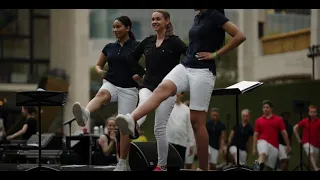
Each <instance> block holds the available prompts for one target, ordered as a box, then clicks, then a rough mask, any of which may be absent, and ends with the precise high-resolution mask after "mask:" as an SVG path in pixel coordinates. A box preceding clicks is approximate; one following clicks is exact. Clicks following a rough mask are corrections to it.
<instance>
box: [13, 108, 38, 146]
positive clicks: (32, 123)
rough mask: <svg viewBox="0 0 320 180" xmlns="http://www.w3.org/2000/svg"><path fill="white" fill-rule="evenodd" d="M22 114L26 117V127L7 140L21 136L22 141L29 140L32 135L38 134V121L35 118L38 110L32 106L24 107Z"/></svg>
mask: <svg viewBox="0 0 320 180" xmlns="http://www.w3.org/2000/svg"><path fill="white" fill-rule="evenodd" d="M21 112H22V114H23V115H24V116H25V117H26V120H25V122H24V125H23V126H22V129H21V130H19V131H18V132H16V133H14V134H12V135H10V136H7V140H12V139H15V138H17V137H18V136H21V139H23V140H28V139H29V138H30V137H31V136H32V135H34V134H36V133H37V120H36V119H35V118H34V114H35V113H36V108H35V107H31V106H28V107H25V106H23V107H22V108H21Z"/></svg>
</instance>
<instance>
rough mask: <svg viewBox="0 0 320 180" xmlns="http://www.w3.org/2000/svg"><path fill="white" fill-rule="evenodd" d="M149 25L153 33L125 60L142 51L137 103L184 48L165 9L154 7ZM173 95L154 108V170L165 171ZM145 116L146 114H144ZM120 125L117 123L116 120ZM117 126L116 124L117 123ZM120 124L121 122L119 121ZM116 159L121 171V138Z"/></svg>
mask: <svg viewBox="0 0 320 180" xmlns="http://www.w3.org/2000/svg"><path fill="white" fill-rule="evenodd" d="M152 28H153V29H154V30H155V31H156V35H152V36H149V37H147V38H145V39H144V40H143V41H142V42H141V43H140V45H139V46H138V47H137V48H136V49H135V50H134V52H133V53H132V54H131V55H130V56H129V57H128V60H129V61H130V62H131V63H132V62H136V61H137V60H138V59H140V57H141V56H142V55H143V54H144V56H145V60H146V71H147V72H146V75H145V77H144V80H143V81H142V84H141V88H142V89H141V90H140V91H139V106H140V105H141V104H143V102H144V101H145V100H146V99H147V98H148V97H149V96H150V95H151V94H152V91H153V90H154V89H155V88H156V87H157V86H158V85H159V84H160V82H161V81H162V79H163V78H164V77H165V76H166V75H167V74H168V73H169V72H170V71H171V70H172V69H173V68H174V67H175V66H176V65H177V64H179V62H180V56H181V54H185V52H186V50H187V46H186V44H185V43H184V42H183V41H182V40H181V39H180V38H179V37H178V36H175V35H173V26H172V24H171V22H170V14H169V13H168V12H167V11H165V10H155V11H153V13H152ZM175 101H176V97H175V96H173V97H168V98H167V99H164V101H163V102H162V103H161V104H160V103H159V107H158V108H156V113H155V124H154V135H155V137H156V139H157V147H158V165H159V166H157V167H156V168H155V171H161V170H166V165H167V155H168V148H169V144H168V141H167V138H166V126H167V122H168V119H169V117H170V113H171V111H172V108H173V106H174V104H175ZM145 115H147V114H145ZM140 118H141V119H140V120H139V123H138V125H141V123H142V122H143V121H145V118H146V117H145V116H141V117H140ZM120 124H121V122H120ZM117 125H118V124H117ZM121 125H122V127H123V124H121ZM120 141H121V144H120V151H121V152H120V160H119V163H118V165H117V167H116V168H115V171H125V170H126V164H125V159H126V157H127V154H128V151H129V150H127V152H126V153H122V152H125V151H124V150H122V149H123V148H128V149H129V146H130V141H128V142H125V143H126V144H128V146H123V144H124V141H125V139H123V138H122V139H121V138H120ZM122 142H123V143H122Z"/></svg>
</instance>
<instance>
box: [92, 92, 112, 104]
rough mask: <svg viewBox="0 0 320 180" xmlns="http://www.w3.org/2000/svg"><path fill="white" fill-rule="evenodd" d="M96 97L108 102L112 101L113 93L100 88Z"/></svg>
mask: <svg viewBox="0 0 320 180" xmlns="http://www.w3.org/2000/svg"><path fill="white" fill-rule="evenodd" d="M95 98H98V99H100V100H101V101H102V102H108V101H110V98H111V95H110V93H109V92H108V91H107V90H100V91H99V92H98V93H97V94H96V96H95Z"/></svg>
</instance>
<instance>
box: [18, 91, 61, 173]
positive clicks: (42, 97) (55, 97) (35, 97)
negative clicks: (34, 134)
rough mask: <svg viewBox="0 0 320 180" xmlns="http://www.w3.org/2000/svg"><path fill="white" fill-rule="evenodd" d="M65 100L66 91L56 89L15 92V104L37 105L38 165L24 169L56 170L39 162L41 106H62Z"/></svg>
mask: <svg viewBox="0 0 320 180" xmlns="http://www.w3.org/2000/svg"><path fill="white" fill-rule="evenodd" d="M66 101H67V92H56V91H24V92H17V93H16V106H37V107H38V116H39V117H38V118H39V140H38V141H39V142H38V149H39V161H38V163H39V164H38V166H36V167H32V168H29V169H27V170H26V171H41V170H47V171H58V170H57V169H54V168H51V167H47V166H42V164H41V148H42V146H41V106H63V105H64V104H65V103H66Z"/></svg>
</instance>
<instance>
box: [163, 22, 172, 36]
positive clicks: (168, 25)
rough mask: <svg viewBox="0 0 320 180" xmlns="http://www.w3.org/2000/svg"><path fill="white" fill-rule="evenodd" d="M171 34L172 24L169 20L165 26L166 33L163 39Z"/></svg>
mask: <svg viewBox="0 0 320 180" xmlns="http://www.w3.org/2000/svg"><path fill="white" fill-rule="evenodd" d="M172 34H173V25H172V23H171V22H169V23H168V24H167V26H166V34H165V39H168V38H169V36H171V35H172Z"/></svg>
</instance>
